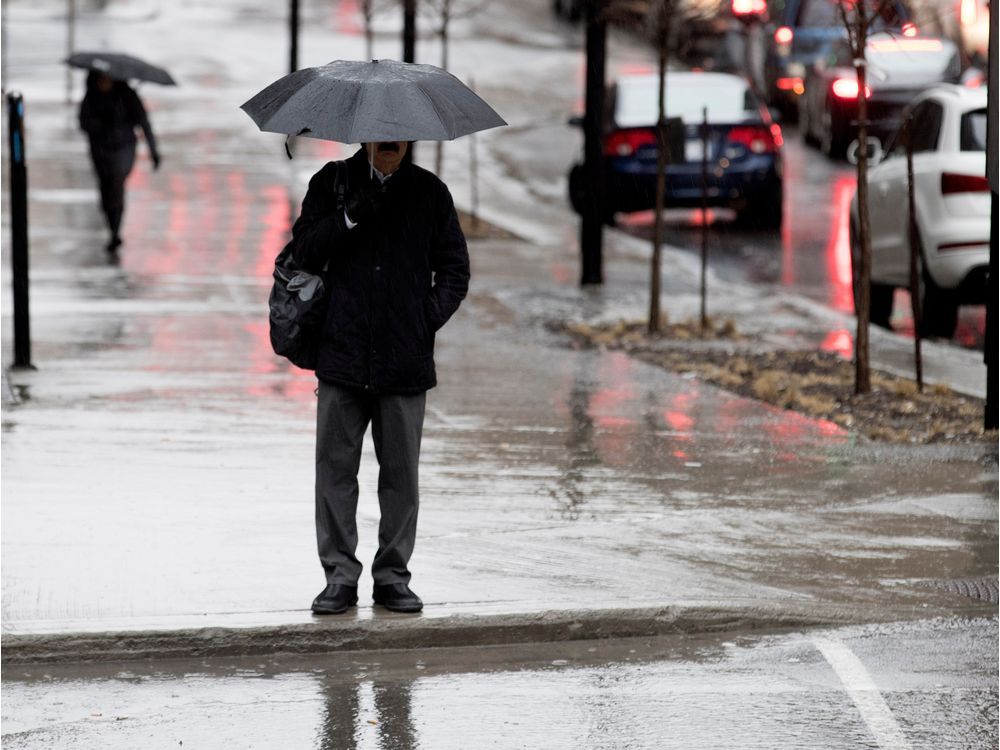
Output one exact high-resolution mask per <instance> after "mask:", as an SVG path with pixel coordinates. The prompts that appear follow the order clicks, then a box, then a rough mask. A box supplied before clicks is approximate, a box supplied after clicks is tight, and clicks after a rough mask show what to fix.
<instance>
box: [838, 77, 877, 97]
mask: <svg viewBox="0 0 1000 750" xmlns="http://www.w3.org/2000/svg"><path fill="white" fill-rule="evenodd" d="M833 95H834V96H835V97H837V98H838V99H857V98H858V79H857V78H838V79H837V80H836V81H834V82H833ZM871 95H872V90H871V89H870V88H868V86H865V99H870V98H871Z"/></svg>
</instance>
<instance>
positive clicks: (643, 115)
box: [615, 73, 758, 128]
mask: <svg viewBox="0 0 1000 750" xmlns="http://www.w3.org/2000/svg"><path fill="white" fill-rule="evenodd" d="M657 95H658V85H657V80H656V76H655V75H654V76H644V77H642V78H635V79H631V80H623V81H621V82H619V84H618V96H617V98H616V101H615V123H616V124H617V125H618V126H619V127H622V128H635V127H645V126H652V125H655V124H656V117H657V114H658V108H657V102H656V97H657ZM666 97H667V113H666V114H667V117H680V118H681V119H682V120H683V121H684V122H701V118H702V113H701V110H702V108H703V107H707V108H708V119H709V121H710V122H739V121H741V120H745V119H746V118H747V117H748V113H749V112H750V111H751V110H755V109H756V108H757V106H758V105H757V102H756V99H755V97H754V96H753V94H752V93H751V92H750V90H749V88H748V87H747V85H746V83H745V82H743V81H742V80H741V79H739V78H736V77H735V76H720V75H713V74H702V73H690V74H684V75H683V76H674V75H669V74H668V75H667V94H666Z"/></svg>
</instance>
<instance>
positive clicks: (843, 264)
mask: <svg viewBox="0 0 1000 750" xmlns="http://www.w3.org/2000/svg"><path fill="white" fill-rule="evenodd" d="M854 185H855V179H854V177H853V176H850V175H840V176H838V177H836V178H835V180H834V183H833V194H832V198H831V200H832V201H833V207H834V219H833V221H831V222H830V233H829V237H828V238H827V243H826V265H827V272H828V275H829V279H830V304H831V305H833V307H834V309H836V310H840V311H842V312H849V313H853V312H854V294H853V290H852V283H851V242H850V234H849V230H848V222H849V221H850V211H851V198H852V197H853V196H854Z"/></svg>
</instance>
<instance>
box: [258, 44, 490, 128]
mask: <svg viewBox="0 0 1000 750" xmlns="http://www.w3.org/2000/svg"><path fill="white" fill-rule="evenodd" d="M241 109H242V110H243V111H244V112H246V113H247V114H248V115H250V117H251V118H252V119H253V121H254V122H255V123H257V127H259V128H260V129H261V130H263V131H265V132H268V133H284V134H285V135H291V136H295V135H304V136H308V137H310V138H321V139H323V140H328V141H339V142H340V143H365V142H378V141H450V140H452V139H453V138H458V137H459V136H462V135H468V134H469V133H475V132H476V131H479V130H487V129H489V128H495V127H498V126H500V125H506V124H507V123H506V122H505V121H504V119H503V118H502V117H500V115H498V114H497V113H496V112H495V111H494V110H493V108H492V107H490V105H489V104H487V103H486V102H484V101H483V100H482V99H480V98H479V97H478V96H477V95H476V94H475V93H474V92H473V91H472V90H471V89H470V88H468V87H467V86H466V85H465V84H464V83H462V82H461V81H460V80H458V79H457V78H455V76H453V75H451V73H448V72H447V71H445V70H442V69H441V68H437V67H435V66H433V65H417V64H415V63H402V62H397V61H395V60H373V61H371V62H354V61H349V60H336V61H334V62H332V63H329V64H328V65H321V66H319V67H316V68H304V69H302V70H297V71H295V72H294V73H290V74H289V75H287V76H284V77H283V78H279V79H278V80H277V81H275V82H274V83H272V84H271V85H270V86H268V87H267V88H265V89H264V90H263V91H261V92H260V93H259V94H257V95H256V96H254V97H253V98H252V99H250V100H249V101H247V102H246V103H244V104H243V105H242V107H241Z"/></svg>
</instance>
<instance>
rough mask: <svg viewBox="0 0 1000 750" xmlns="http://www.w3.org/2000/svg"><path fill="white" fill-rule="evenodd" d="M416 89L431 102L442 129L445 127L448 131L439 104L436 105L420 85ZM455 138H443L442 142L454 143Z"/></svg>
mask: <svg viewBox="0 0 1000 750" xmlns="http://www.w3.org/2000/svg"><path fill="white" fill-rule="evenodd" d="M416 89H417V91H419V92H420V93H421V94H422V95H423V97H424V98H425V99H426V100H427V101H428V102H430V105H431V109H433V110H434V114H436V115H437V117H438V120H439V121H440V122H441V125H442V127H444V128H445V129H446V130H447V126H446V125H445V120H444V118H443V117H442V116H441V110H440V109H438V106H437V104H435V102H434V100H433V99H432V98H431V97H430V96H429V95H428V94H427V92H426V91H424V89H423V88H422V87H421V86H420V84H417V86H416ZM455 138H456V136H452V137H451V138H442V139H441V140H444V141H453V140H455Z"/></svg>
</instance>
